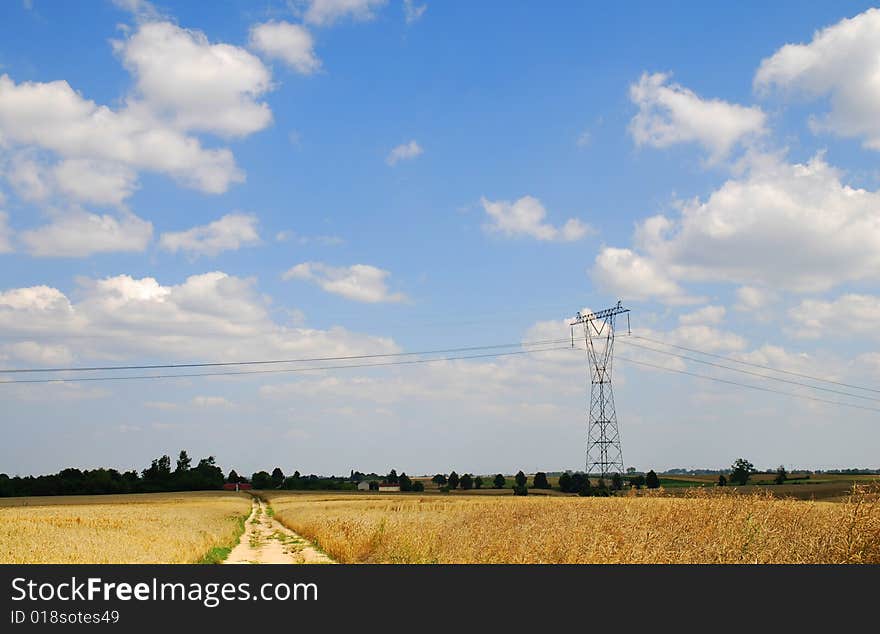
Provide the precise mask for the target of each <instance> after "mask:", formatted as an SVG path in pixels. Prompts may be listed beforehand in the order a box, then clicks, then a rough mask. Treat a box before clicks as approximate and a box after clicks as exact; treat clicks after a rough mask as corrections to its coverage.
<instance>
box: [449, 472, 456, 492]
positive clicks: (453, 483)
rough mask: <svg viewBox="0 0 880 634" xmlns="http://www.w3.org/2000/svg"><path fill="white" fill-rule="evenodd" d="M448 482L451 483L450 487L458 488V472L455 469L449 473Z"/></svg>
mask: <svg viewBox="0 0 880 634" xmlns="http://www.w3.org/2000/svg"><path fill="white" fill-rule="evenodd" d="M446 483H447V484H448V485H449V488H450V489H457V488H458V474H457V473H456V472H455V471H453V472H452V473H450V474H449V478H447V479H446Z"/></svg>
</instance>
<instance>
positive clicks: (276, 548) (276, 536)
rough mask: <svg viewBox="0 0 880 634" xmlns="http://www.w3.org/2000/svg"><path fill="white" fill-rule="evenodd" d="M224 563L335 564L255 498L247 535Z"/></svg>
mask: <svg viewBox="0 0 880 634" xmlns="http://www.w3.org/2000/svg"><path fill="white" fill-rule="evenodd" d="M223 563H224V564H332V563H336V562H334V561H333V560H332V559H330V557H328V556H327V555H325V554H324V553H322V552H321V551H319V550H318V549H317V548H315V547H314V546H313V545H312V544H311V543H310V542H309V541H308V540H306V539H304V538H303V537H301V536H300V535H297V534H296V533H294V532H293V531H292V530H290V529H289V528H287V527H286V526H284V525H282V524H281V523H280V522H279V521H278V520H276V519H275V518H274V517H273V516H272V514H271V512H270V509H269V505H268V504H266V503H265V502H264V501H263V500H260V499H259V498H257V497H254V500H253V508H252V509H251V514H250V516H248V518H247V520H245V529H244V534H243V535H242V536H241V540H240V541H239V542H238V545H237V546H236V547H235V548H233V549H232V551H231V552H230V553H229V556H228V557H227V558H226V560H225V561H224V562H223Z"/></svg>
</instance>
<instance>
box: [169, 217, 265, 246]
mask: <svg viewBox="0 0 880 634" xmlns="http://www.w3.org/2000/svg"><path fill="white" fill-rule="evenodd" d="M259 242H260V235H259V233H258V232H257V217H256V216H254V215H251V214H226V215H225V216H223V217H222V218H220V219H219V220H215V221H214V222H211V223H209V224H207V225H202V226H200V227H193V228H192V229H188V230H186V231H179V232H168V233H163V234H162V236H161V238H160V240H159V245H160V246H161V247H162V248H163V249H165V250H167V251H171V252H177V251H185V252H187V253H190V254H193V255H217V254H218V253H221V252H223V251H236V250H238V249H240V248H241V247H243V246H249V245H254V244H258V243H259Z"/></svg>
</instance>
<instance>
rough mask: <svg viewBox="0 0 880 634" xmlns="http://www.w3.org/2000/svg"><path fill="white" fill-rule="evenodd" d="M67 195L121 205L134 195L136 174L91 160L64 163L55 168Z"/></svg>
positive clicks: (81, 199) (61, 188)
mask: <svg viewBox="0 0 880 634" xmlns="http://www.w3.org/2000/svg"><path fill="white" fill-rule="evenodd" d="M53 173H54V177H55V183H56V185H57V187H58V189H59V190H60V191H61V193H63V194H64V195H65V196H67V197H69V198H73V199H74V200H78V201H82V202H86V203H94V204H97V205H116V206H119V205H122V203H123V201H124V200H125V199H126V198H128V197H129V196H131V194H132V193H133V192H134V190H135V187H136V182H137V175H136V174H135V172H134V171H133V170H131V169H130V168H128V167H126V166H125V165H121V164H119V163H110V162H107V161H95V160H88V159H71V160H67V161H61V162H60V163H59V164H58V165H56V166H55V167H54V169H53Z"/></svg>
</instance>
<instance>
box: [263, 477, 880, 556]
mask: <svg viewBox="0 0 880 634" xmlns="http://www.w3.org/2000/svg"><path fill="white" fill-rule="evenodd" d="M261 495H264V496H265V497H266V498H267V499H269V501H270V502H271V504H272V506H273V508H274V509H275V517H276V518H277V519H278V520H279V521H281V522H282V523H283V524H285V525H286V526H288V527H289V528H291V529H292V530H295V531H296V532H298V533H300V534H301V535H303V536H304V537H306V538H307V539H310V540H312V541H314V542H316V544H317V545H318V546H319V547H320V548H322V549H323V550H324V551H326V552H327V553H328V554H329V555H330V556H332V557H333V558H335V559H336V560H338V561H340V562H345V563H360V562H368V563H880V501H878V496H877V494H876V490H875V491H874V493H863V494H860V495H858V496H855V497H853V498H852V499H850V500H847V501H844V502H841V503H838V504H830V503H827V502H805V501H799V500H794V499H776V498H773V497H770V496H767V495H762V494H752V495H741V494H732V493H729V492H725V491H717V490H712V489H701V488H695V489H692V490H691V491H690V493H689V494H688V495H687V496H684V497H676V496H667V495H662V496H661V495H640V496H635V495H634V496H630V497H611V498H579V497H569V496H554V497H544V496H542V497H537V496H529V497H514V496H512V495H511V496H507V497H493V496H487V495H467V494H456V495H450V496H441V495H436V494H429V495H413V494H397V495H394V494H391V495H387V494H385V495H383V494H357V493H354V494H335V495H334V494H323V495H322V494H318V493H309V494H289V493H284V492H265V493H263V492H261Z"/></svg>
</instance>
